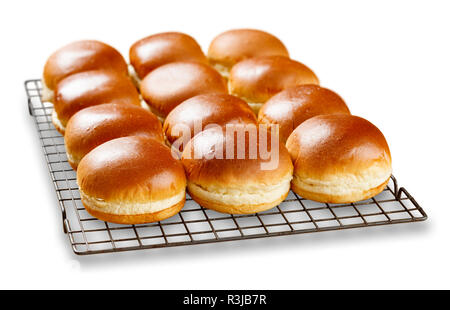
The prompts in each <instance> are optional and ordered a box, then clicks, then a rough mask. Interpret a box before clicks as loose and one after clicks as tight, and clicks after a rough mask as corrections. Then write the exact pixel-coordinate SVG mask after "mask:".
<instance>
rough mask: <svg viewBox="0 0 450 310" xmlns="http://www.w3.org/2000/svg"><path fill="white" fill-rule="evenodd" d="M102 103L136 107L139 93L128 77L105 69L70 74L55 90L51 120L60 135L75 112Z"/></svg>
mask: <svg viewBox="0 0 450 310" xmlns="http://www.w3.org/2000/svg"><path fill="white" fill-rule="evenodd" d="M103 103H120V104H133V105H137V106H140V105H141V100H140V98H139V93H138V92H137V90H136V88H135V87H134V85H133V83H132V82H131V80H130V79H129V78H128V77H127V76H125V75H123V74H120V73H117V72H114V71H109V70H93V71H85V72H80V73H76V74H72V75H70V76H68V77H67V78H65V79H64V80H62V81H61V82H59V83H58V85H57V86H56V89H55V100H54V110H53V114H52V121H53V124H54V125H55V127H56V129H57V130H58V131H59V132H60V133H61V134H64V132H65V127H66V125H67V122H68V121H69V119H70V118H71V117H72V116H73V115H74V114H75V113H76V112H78V111H80V110H82V109H85V108H87V107H91V106H94V105H99V104H103Z"/></svg>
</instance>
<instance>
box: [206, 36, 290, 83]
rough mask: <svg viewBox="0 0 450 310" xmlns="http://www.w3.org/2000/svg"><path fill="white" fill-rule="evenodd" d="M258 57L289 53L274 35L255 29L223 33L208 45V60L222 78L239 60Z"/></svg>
mask: <svg viewBox="0 0 450 310" xmlns="http://www.w3.org/2000/svg"><path fill="white" fill-rule="evenodd" d="M259 56H285V57H289V53H288V51H287V49H286V47H285V46H284V44H283V43H282V42H281V41H280V40H279V39H278V38H277V37H275V36H274V35H272V34H270V33H267V32H265V31H261V30H255V29H234V30H229V31H226V32H223V33H221V34H219V35H218V36H217V37H215V38H214V40H213V41H212V42H211V44H210V45H209V49H208V59H209V62H210V64H211V65H212V66H214V68H216V69H217V70H218V71H219V72H220V73H221V74H222V75H223V76H224V77H226V78H228V76H229V72H230V70H231V67H233V66H234V65H235V64H236V63H238V62H239V61H241V60H244V59H247V58H253V57H259Z"/></svg>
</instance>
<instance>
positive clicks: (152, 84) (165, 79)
mask: <svg viewBox="0 0 450 310" xmlns="http://www.w3.org/2000/svg"><path fill="white" fill-rule="evenodd" d="M215 92H218V93H227V86H226V82H225V80H224V79H223V78H222V76H221V75H220V74H219V73H218V72H217V71H216V70H214V69H213V68H212V67H210V66H208V65H205V64H203V63H200V62H172V63H169V64H166V65H163V66H161V67H158V68H156V69H155V70H153V71H152V72H150V73H149V74H147V76H146V77H145V78H144V79H143V80H142V83H141V94H142V98H143V99H144V100H145V101H146V102H147V104H148V105H149V107H150V109H151V110H152V111H153V113H155V114H156V115H157V116H158V117H160V118H162V119H164V118H165V117H166V116H167V115H168V114H169V113H170V111H172V110H173V109H174V108H175V107H176V106H177V105H179V104H180V103H182V102H183V101H184V100H186V99H189V98H191V97H194V96H196V95H200V94H205V93H215Z"/></svg>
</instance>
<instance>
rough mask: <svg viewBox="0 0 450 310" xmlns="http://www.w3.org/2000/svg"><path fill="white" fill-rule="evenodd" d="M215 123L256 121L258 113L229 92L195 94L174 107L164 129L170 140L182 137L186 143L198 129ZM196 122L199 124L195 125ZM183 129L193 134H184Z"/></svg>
mask: <svg viewBox="0 0 450 310" xmlns="http://www.w3.org/2000/svg"><path fill="white" fill-rule="evenodd" d="M211 124H215V125H218V126H223V125H226V124H256V117H255V114H253V111H252V109H250V107H249V106H248V105H247V103H246V102H245V101H243V100H242V99H239V98H238V97H235V96H231V95H228V94H221V93H211V94H203V95H198V96H195V97H192V98H190V99H188V100H186V101H184V102H183V103H181V104H180V105H179V106H177V107H176V108H175V109H173V110H172V111H171V112H170V113H169V115H168V116H167V118H166V120H165V121H164V127H163V128H164V133H165V135H166V138H167V140H168V142H169V143H170V144H172V143H174V142H175V141H176V140H177V139H179V138H183V144H181V145H180V148H179V150H183V146H184V145H186V144H187V142H189V140H190V139H191V138H192V137H194V134H195V133H197V132H195V129H197V130H199V131H201V130H203V129H204V128H205V127H206V126H208V125H211ZM196 126H197V128H196ZM183 129H185V130H186V129H189V132H190V134H189V135H184V134H183V131H182V130H183Z"/></svg>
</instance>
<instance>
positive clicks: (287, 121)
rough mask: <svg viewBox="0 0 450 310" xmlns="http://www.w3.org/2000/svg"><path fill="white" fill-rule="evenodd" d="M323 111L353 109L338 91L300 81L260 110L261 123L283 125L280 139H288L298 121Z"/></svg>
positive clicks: (348, 112) (325, 112)
mask: <svg viewBox="0 0 450 310" xmlns="http://www.w3.org/2000/svg"><path fill="white" fill-rule="evenodd" d="M322 114H350V110H349V109H348V107H347V105H346V104H345V102H344V100H342V98H341V97H340V96H339V95H338V94H336V93H335V92H333V91H331V90H329V89H327V88H324V87H320V86H319V85H312V84H306V85H296V86H292V87H289V88H287V89H285V90H283V91H281V92H279V93H278V94H276V95H275V96H273V97H271V98H270V99H269V100H268V101H267V102H266V103H265V104H264V105H263V106H262V107H261V109H260V110H259V113H258V123H260V124H267V125H271V124H277V125H279V128H280V139H281V141H282V142H283V143H286V140H287V138H288V137H289V135H290V134H291V133H292V131H293V130H294V129H295V128H297V126H298V125H300V124H301V123H303V122H304V121H306V120H307V119H309V118H311V117H313V116H316V115H322Z"/></svg>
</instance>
